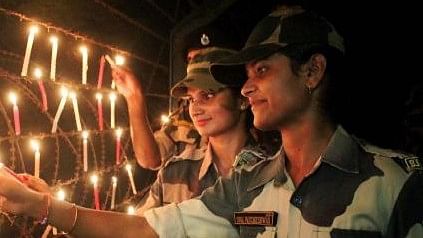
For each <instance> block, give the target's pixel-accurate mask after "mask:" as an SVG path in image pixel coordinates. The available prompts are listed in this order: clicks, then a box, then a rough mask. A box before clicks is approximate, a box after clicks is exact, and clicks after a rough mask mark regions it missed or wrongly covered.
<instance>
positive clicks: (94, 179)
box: [91, 174, 100, 210]
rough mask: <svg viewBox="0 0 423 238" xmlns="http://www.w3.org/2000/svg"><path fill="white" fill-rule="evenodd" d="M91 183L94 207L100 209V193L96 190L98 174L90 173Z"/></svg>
mask: <svg viewBox="0 0 423 238" xmlns="http://www.w3.org/2000/svg"><path fill="white" fill-rule="evenodd" d="M91 183H92V184H93V188H94V190H93V193H94V203H95V209H96V210H100V193H99V191H98V176H97V175H95V174H94V175H91Z"/></svg>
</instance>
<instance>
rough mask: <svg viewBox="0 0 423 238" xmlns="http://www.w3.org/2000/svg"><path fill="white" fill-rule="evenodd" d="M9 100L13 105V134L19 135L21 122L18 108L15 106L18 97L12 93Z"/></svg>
mask: <svg viewBox="0 0 423 238" xmlns="http://www.w3.org/2000/svg"><path fill="white" fill-rule="evenodd" d="M9 100H10V102H11V103H12V105H13V123H14V125H15V134H16V135H20V134H21V122H20V117H19V108H18V104H17V100H18V97H17V96H16V94H15V93H14V92H11V93H9Z"/></svg>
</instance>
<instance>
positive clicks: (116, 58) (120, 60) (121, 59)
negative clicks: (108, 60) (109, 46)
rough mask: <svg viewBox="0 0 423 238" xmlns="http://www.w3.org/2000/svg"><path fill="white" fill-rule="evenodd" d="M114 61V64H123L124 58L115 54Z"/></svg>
mask: <svg viewBox="0 0 423 238" xmlns="http://www.w3.org/2000/svg"><path fill="white" fill-rule="evenodd" d="M115 63H116V65H124V64H125V58H124V57H123V56H122V55H116V56H115Z"/></svg>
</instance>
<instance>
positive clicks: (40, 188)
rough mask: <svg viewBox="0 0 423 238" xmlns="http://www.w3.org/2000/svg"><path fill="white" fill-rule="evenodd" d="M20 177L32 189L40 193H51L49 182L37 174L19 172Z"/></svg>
mask: <svg viewBox="0 0 423 238" xmlns="http://www.w3.org/2000/svg"><path fill="white" fill-rule="evenodd" d="M18 177H19V178H20V179H21V181H22V182H23V183H24V184H25V185H26V186H28V187H29V188H30V189H32V190H35V191H37V192H40V193H50V194H51V190H50V187H49V186H48V184H47V183H46V182H45V181H44V180H42V179H40V178H37V177H35V176H32V175H29V174H18Z"/></svg>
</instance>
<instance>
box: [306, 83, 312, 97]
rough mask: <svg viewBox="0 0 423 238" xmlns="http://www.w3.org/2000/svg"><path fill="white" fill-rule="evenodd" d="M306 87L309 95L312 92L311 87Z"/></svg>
mask: <svg viewBox="0 0 423 238" xmlns="http://www.w3.org/2000/svg"><path fill="white" fill-rule="evenodd" d="M306 88H307V93H308V95H311V94H312V93H313V89H312V88H311V86H310V85H307V86H306Z"/></svg>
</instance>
